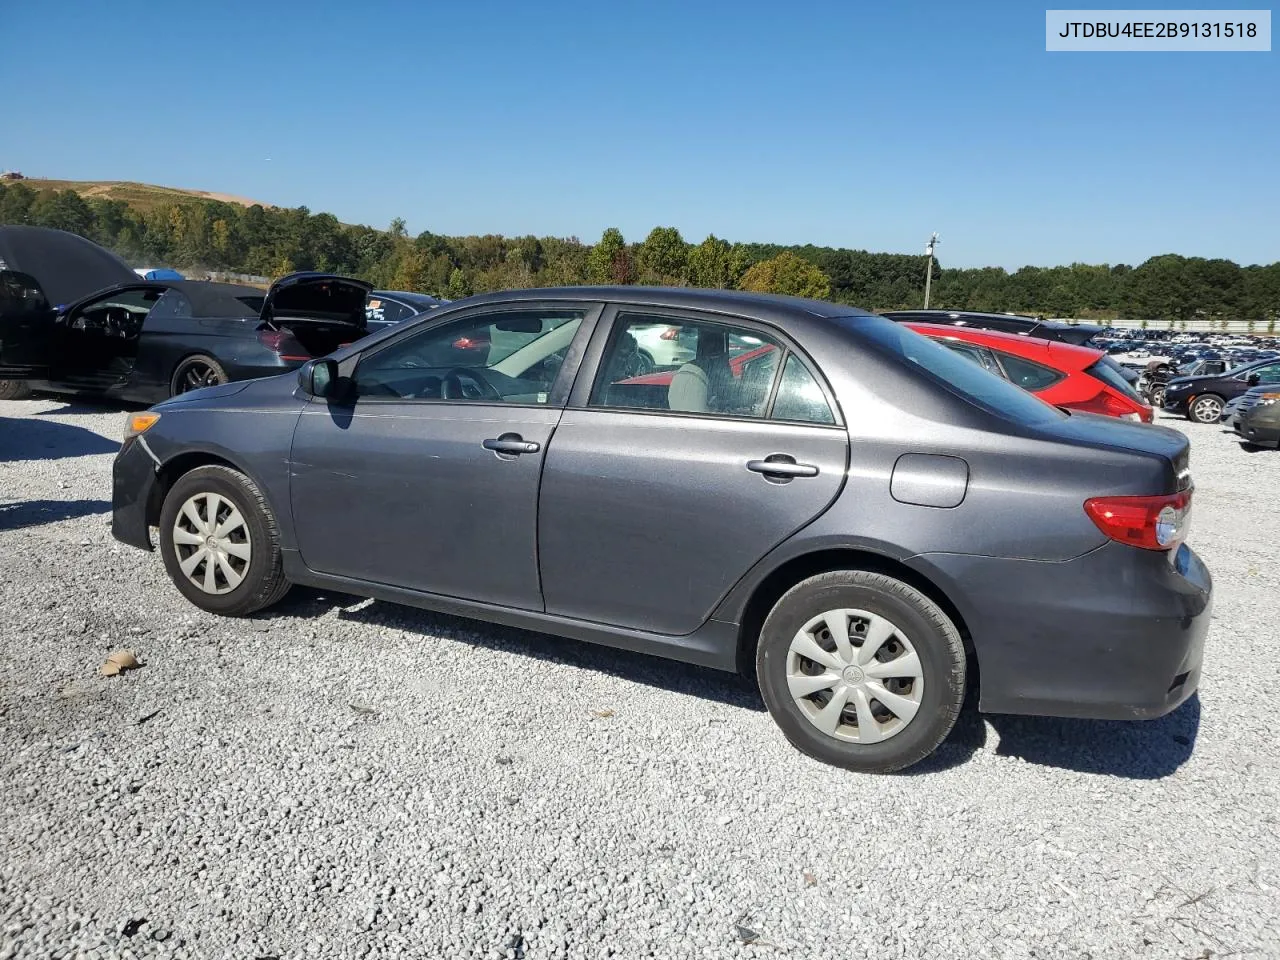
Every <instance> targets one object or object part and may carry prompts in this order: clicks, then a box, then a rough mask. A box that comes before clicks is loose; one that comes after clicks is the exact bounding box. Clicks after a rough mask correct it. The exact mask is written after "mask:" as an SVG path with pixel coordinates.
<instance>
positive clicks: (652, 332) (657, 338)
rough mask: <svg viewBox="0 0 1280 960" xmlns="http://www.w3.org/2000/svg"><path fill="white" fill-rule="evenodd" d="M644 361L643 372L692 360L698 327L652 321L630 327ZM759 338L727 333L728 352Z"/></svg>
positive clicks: (751, 346)
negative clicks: (651, 322)
mask: <svg viewBox="0 0 1280 960" xmlns="http://www.w3.org/2000/svg"><path fill="white" fill-rule="evenodd" d="M628 332H629V333H630V334H631V335H632V336H633V337H635V339H636V346H637V347H638V348H639V350H640V357H641V359H642V360H643V362H644V366H645V372H652V371H654V370H662V369H669V368H674V367H680V366H683V365H684V364H686V363H690V362H692V361H693V360H694V359H696V352H697V346H698V328H697V327H696V326H681V325H680V324H671V323H653V324H646V325H643V326H634V327H630V328H629V330H628ZM762 342H763V341H761V340H758V339H757V338H755V337H747V336H739V335H737V334H731V335H730V336H729V354H730V356H735V355H737V354H739V353H742V352H743V351H746V350H753V349H755V348H756V347H758V346H760V344H761V343H762Z"/></svg>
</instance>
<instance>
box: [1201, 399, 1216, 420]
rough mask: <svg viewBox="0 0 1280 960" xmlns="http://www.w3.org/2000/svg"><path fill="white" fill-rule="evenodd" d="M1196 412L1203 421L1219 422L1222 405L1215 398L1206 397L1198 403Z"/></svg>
mask: <svg viewBox="0 0 1280 960" xmlns="http://www.w3.org/2000/svg"><path fill="white" fill-rule="evenodd" d="M1196 412H1197V413H1199V414H1200V419H1202V420H1217V419H1218V417H1220V416H1221V415H1222V404H1221V403H1219V402H1218V401H1217V400H1215V399H1213V397H1205V398H1204V399H1203V400H1197V401H1196Z"/></svg>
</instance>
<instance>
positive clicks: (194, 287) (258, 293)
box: [150, 280, 266, 317]
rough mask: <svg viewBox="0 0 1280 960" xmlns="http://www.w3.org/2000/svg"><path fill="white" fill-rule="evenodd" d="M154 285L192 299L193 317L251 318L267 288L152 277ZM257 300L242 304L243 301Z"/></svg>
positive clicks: (259, 306) (258, 307)
mask: <svg viewBox="0 0 1280 960" xmlns="http://www.w3.org/2000/svg"><path fill="white" fill-rule="evenodd" d="M150 282H151V283H153V284H154V285H155V286H157V287H168V288H169V289H171V290H177V291H178V292H180V293H182V294H183V295H184V296H186V298H187V299H188V300H190V301H191V315H192V316H194V317H253V316H257V314H258V311H259V310H261V309H262V299H263V297H265V296H266V291H264V290H259V289H258V288H257V287H246V286H242V285H241V284H238V283H216V282H214V281H211V280H153V281H150ZM246 299H248V300H252V301H254V303H256V306H255V305H254V303H245V300H246Z"/></svg>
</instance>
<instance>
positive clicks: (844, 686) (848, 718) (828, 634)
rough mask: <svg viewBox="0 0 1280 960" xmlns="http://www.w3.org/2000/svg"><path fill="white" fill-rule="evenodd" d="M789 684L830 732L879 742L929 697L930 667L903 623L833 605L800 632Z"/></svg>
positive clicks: (790, 656)
mask: <svg viewBox="0 0 1280 960" xmlns="http://www.w3.org/2000/svg"><path fill="white" fill-rule="evenodd" d="M787 688H788V689H789V690H790V691H791V697H792V699H793V700H795V702H796V706H798V707H799V708H800V712H801V713H803V714H804V716H805V717H806V719H808V721H809V722H810V723H812V724H813V725H814V726H815V727H817V728H818V729H819V730H821V731H822V732H823V733H825V734H826V735H827V736H829V737H835V738H836V739H837V740H844V741H847V742H849V743H878V742H880V741H881V740H887V739H888V738H889V737H892V736H895V735H896V734H899V733H901V732H902V731H903V730H904V729H906V727H907V724H909V723H910V722H911V721H912V719H913V718H914V717H915V715H916V713H917V711H919V709H920V698H921V697H922V696H924V670H923V669H922V667H921V665H920V657H919V656H918V655H917V654H916V650H915V647H913V646H912V645H911V641H910V640H908V639H907V637H906V635H905V634H904V633H903V632H902V631H901V630H899V629H898V627H897V626H896V625H895V624H893V623H892V622H890V621H889V620H886V619H885V618H884V617H881V616H879V615H877V614H874V613H870V612H868V611H866V610H829V611H828V612H826V613H824V614H821V615H820V616H817V617H814V618H813V619H812V620H810V621H809V622H808V623H806V624H805V625H804V626H803V627H801V628H800V630H799V631H798V632H797V633H796V635H795V637H794V638H793V639H792V640H791V647H790V649H789V650H788V651H787Z"/></svg>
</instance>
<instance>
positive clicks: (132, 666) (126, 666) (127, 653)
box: [102, 650, 142, 677]
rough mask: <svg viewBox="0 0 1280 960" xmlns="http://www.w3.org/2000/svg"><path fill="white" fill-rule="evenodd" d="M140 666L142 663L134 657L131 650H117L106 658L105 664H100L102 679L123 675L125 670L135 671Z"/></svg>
mask: <svg viewBox="0 0 1280 960" xmlns="http://www.w3.org/2000/svg"><path fill="white" fill-rule="evenodd" d="M140 666H142V662H141V661H140V660H139V659H138V658H137V657H136V656H134V653H133V651H132V650H117V651H116V652H115V653H113V654H111V656H109V657H107V659H106V662H104V663H103V664H102V675H103V676H104V677H114V676H115V675H116V674H118V673H124V671H126V670H136V669H137V668H138V667H140Z"/></svg>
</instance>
